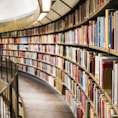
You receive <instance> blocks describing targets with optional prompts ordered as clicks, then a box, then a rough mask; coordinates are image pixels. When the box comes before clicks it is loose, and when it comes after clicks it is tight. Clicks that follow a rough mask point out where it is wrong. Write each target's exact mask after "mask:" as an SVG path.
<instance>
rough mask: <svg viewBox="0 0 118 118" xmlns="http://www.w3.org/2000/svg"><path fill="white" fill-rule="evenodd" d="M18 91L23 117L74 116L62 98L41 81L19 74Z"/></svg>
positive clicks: (71, 117)
mask: <svg viewBox="0 0 118 118" xmlns="http://www.w3.org/2000/svg"><path fill="white" fill-rule="evenodd" d="M19 91H20V95H21V97H22V99H23V102H24V106H25V118H74V116H73V114H72V112H71V110H70V109H69V107H68V105H67V104H66V102H65V100H64V98H62V96H61V95H59V94H58V93H57V92H55V91H54V90H53V89H52V88H50V87H49V86H47V85H46V84H43V83H42V82H36V81H34V80H31V79H29V78H28V77H25V76H21V75H20V76H19Z"/></svg>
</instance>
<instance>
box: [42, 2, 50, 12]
mask: <svg viewBox="0 0 118 118" xmlns="http://www.w3.org/2000/svg"><path fill="white" fill-rule="evenodd" d="M51 2H52V0H42V4H41V5H42V6H41V7H42V12H48V11H50V7H51Z"/></svg>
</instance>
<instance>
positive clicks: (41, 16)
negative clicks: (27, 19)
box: [37, 13, 47, 21]
mask: <svg viewBox="0 0 118 118" xmlns="http://www.w3.org/2000/svg"><path fill="white" fill-rule="evenodd" d="M46 15H47V13H40V15H39V17H38V19H37V21H41V20H42V19H43V18H44V17H45V16H46Z"/></svg>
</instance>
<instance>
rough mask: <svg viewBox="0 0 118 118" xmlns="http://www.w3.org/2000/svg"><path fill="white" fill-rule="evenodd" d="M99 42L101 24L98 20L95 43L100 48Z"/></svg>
mask: <svg viewBox="0 0 118 118" xmlns="http://www.w3.org/2000/svg"><path fill="white" fill-rule="evenodd" d="M98 40H99V23H98V20H97V23H96V41H95V46H98Z"/></svg>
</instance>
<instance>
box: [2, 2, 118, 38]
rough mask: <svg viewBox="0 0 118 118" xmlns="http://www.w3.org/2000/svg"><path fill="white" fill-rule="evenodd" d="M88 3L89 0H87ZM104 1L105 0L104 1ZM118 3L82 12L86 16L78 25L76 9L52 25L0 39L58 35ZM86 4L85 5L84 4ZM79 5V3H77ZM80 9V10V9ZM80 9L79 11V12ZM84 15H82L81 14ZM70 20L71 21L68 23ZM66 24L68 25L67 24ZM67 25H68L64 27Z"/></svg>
mask: <svg viewBox="0 0 118 118" xmlns="http://www.w3.org/2000/svg"><path fill="white" fill-rule="evenodd" d="M87 1H89V0H87ZM104 1H105V0H104ZM115 3H118V1H117V0H106V2H105V3H104V4H103V5H101V6H100V7H99V8H98V9H97V10H95V11H94V12H93V13H92V14H90V13H89V12H88V13H87V10H86V9H87V8H86V9H85V10H86V11H85V10H84V11H85V12H86V13H85V14H88V15H87V16H85V17H84V18H83V19H81V21H79V23H77V21H76V18H75V19H74V17H76V15H77V14H78V15H79V16H80V15H82V14H79V12H77V13H76V10H78V9H77V8H75V9H74V10H73V11H72V13H71V15H68V14H67V15H66V16H64V17H63V18H61V19H59V20H58V21H54V22H52V23H49V24H47V25H44V26H41V27H35V28H30V29H25V30H18V31H12V32H5V33H2V34H1V35H0V37H1V38H8V37H23V36H34V35H35V36H36V35H47V34H54V33H59V32H65V31H68V30H70V29H74V28H76V27H80V26H81V25H86V24H89V21H90V20H94V19H96V18H97V16H101V15H104V14H105V13H104V12H105V9H106V8H111V7H113V8H116V7H117V4H115ZM83 4H84V3H81V7H83ZM85 4H86V3H85ZM78 5H80V2H79V3H78ZM76 7H77V6H76ZM81 9H82V8H81ZM81 9H80V10H81ZM83 14H84V13H83ZM70 20H72V21H70ZM67 22H68V23H67ZM66 24H68V25H66Z"/></svg>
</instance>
